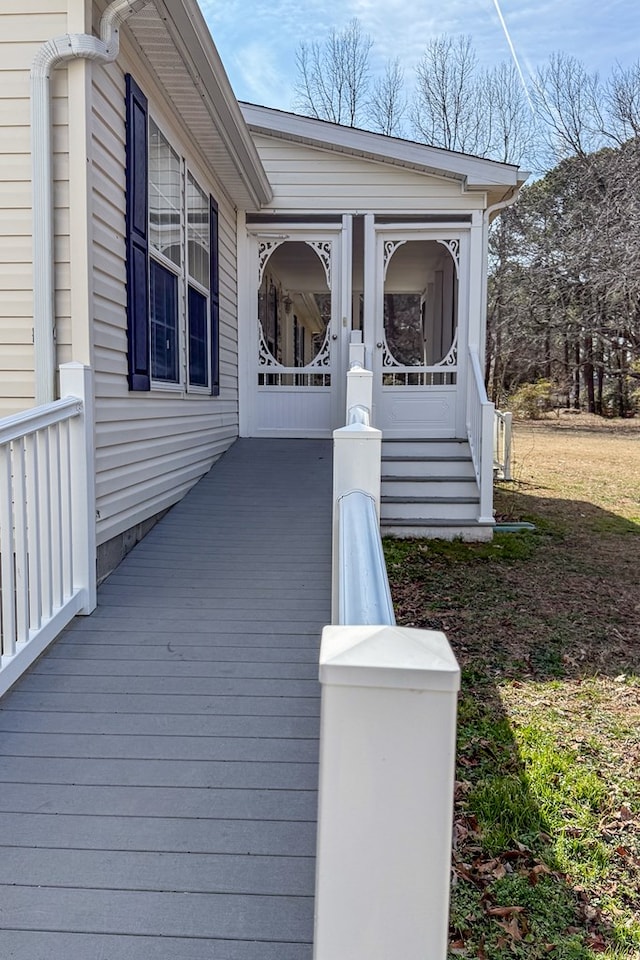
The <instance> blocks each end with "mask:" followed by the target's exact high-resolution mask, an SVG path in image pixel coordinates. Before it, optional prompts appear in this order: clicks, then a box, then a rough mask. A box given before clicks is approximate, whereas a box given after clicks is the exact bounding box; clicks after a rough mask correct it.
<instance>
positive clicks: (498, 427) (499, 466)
mask: <svg viewBox="0 0 640 960" xmlns="http://www.w3.org/2000/svg"><path fill="white" fill-rule="evenodd" d="M512 422H513V414H512V413H509V412H508V411H505V412H503V411H502V410H496V415H495V419H494V421H493V469H494V471H495V473H496V476H497V477H499V479H500V480H513V474H512V472H511V429H512Z"/></svg>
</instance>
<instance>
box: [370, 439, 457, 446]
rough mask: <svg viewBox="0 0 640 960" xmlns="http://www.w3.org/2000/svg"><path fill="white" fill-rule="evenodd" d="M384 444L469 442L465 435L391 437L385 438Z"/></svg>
mask: <svg viewBox="0 0 640 960" xmlns="http://www.w3.org/2000/svg"><path fill="white" fill-rule="evenodd" d="M382 442H383V444H389V445H390V444H392V443H427V444H428V443H467V440H465V439H464V438H463V437H391V438H390V439H389V440H387V439H386V438H383V440H382Z"/></svg>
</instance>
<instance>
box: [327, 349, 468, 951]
mask: <svg viewBox="0 0 640 960" xmlns="http://www.w3.org/2000/svg"><path fill="white" fill-rule="evenodd" d="M347 380H348V383H347V410H348V414H347V425H346V426H345V427H342V428H341V429H339V430H336V431H335V432H334V515H333V523H334V540H333V568H334V570H333V599H332V606H333V625H332V626H329V627H325V629H324V630H323V634H322V648H321V653H320V682H321V684H322V708H321V727H320V730H321V732H320V774H319V803H318V842H317V867H316V903H315V931H314V960H336V958H341V957H344V958H347V957H348V958H349V960H389V958H390V957H394V958H395V957H402V960H424V958H425V957H429V958H430V960H444V958H445V957H446V954H447V939H448V938H447V930H448V913H449V883H450V869H451V830H452V818H453V783H454V761H455V729H456V698H457V691H458V688H459V682H460V671H459V668H458V664H457V663H456V660H455V657H454V656H453V653H452V651H451V648H450V647H449V644H448V642H447V639H446V637H445V636H444V634H442V633H437V632H435V631H427V630H413V629H410V628H408V627H398V626H395V625H394V624H395V621H394V615H393V605H392V602H391V596H390V592H389V584H388V579H387V573H386V567H385V565H384V557H383V553H382V544H381V540H380V531H379V503H380V455H381V439H382V438H381V433H380V431H379V430H376V429H374V428H373V427H372V426H371V425H370V423H369V419H370V411H371V386H372V375H371V373H370V372H369V371H367V370H363V369H362V367H361V366H357V365H356V366H353V367H352V369H351V370H350V371H349V374H348V376H347Z"/></svg>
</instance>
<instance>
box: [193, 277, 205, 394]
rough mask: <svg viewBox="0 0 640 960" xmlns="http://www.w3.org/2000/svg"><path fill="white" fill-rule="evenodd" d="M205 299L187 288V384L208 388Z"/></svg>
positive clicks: (195, 291)
mask: <svg viewBox="0 0 640 960" xmlns="http://www.w3.org/2000/svg"><path fill="white" fill-rule="evenodd" d="M207 306H208V303H207V298H206V297H204V296H203V295H202V294H201V293H200V292H199V291H198V290H194V289H193V287H189V382H190V383H192V384H194V385H195V386H199V387H208V386H209V337H208V330H207V326H208V324H207V313H208V310H207Z"/></svg>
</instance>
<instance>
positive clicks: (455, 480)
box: [382, 476, 478, 500]
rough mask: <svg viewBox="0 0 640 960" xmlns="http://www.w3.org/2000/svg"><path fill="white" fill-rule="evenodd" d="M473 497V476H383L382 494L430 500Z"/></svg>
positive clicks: (474, 479)
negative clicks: (445, 497) (444, 497)
mask: <svg viewBox="0 0 640 960" xmlns="http://www.w3.org/2000/svg"><path fill="white" fill-rule="evenodd" d="M444 495H446V496H448V497H473V498H474V499H477V496H478V485H477V483H476V478H475V477H461V476H457V477H431V476H427V477H425V476H412V477H407V476H404V477H383V478H382V496H383V497H384V496H387V497H399V498H401V499H403V500H406V499H407V498H408V497H412V496H413V497H424V498H425V499H429V500H432V499H434V498H437V497H441V496H444Z"/></svg>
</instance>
